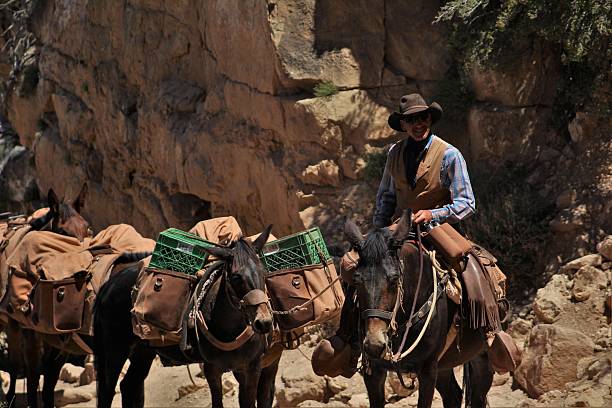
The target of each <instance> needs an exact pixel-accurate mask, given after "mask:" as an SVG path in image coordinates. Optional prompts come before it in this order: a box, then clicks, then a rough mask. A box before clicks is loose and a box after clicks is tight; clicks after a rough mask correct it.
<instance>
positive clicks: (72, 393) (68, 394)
mask: <svg viewBox="0 0 612 408" xmlns="http://www.w3.org/2000/svg"><path fill="white" fill-rule="evenodd" d="M54 398H55V406H56V407H64V406H66V405H70V404H78V403H80V402H89V401H91V400H92V399H93V395H91V393H90V392H88V391H86V390H81V389H79V388H66V389H64V390H58V391H55V396H54Z"/></svg>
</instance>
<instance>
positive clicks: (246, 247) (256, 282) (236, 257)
mask: <svg viewBox="0 0 612 408" xmlns="http://www.w3.org/2000/svg"><path fill="white" fill-rule="evenodd" d="M271 229H272V225H269V226H268V227H267V228H266V229H265V230H264V232H262V233H261V234H260V235H259V237H258V238H257V239H256V240H255V241H254V242H253V243H250V242H249V241H247V240H246V239H244V238H241V239H240V240H238V241H237V242H236V243H235V244H234V246H233V247H231V248H224V247H209V248H205V250H206V251H207V252H208V253H210V254H211V255H214V256H216V257H217V258H219V259H222V260H224V261H226V263H227V264H228V265H231V267H230V268H227V269H226V273H225V280H226V287H227V288H228V294H229V296H230V298H232V299H230V301H231V302H233V303H234V304H235V305H236V307H238V308H239V309H240V311H241V312H242V314H243V316H244V318H245V320H246V322H247V323H248V324H250V325H251V326H252V327H253V330H255V331H256V332H257V333H261V334H265V333H268V332H270V330H272V323H273V320H272V309H271V307H270V303H269V301H268V295H267V294H266V283H265V276H266V269H265V268H264V266H263V264H262V263H261V260H260V259H259V256H258V255H257V254H258V253H259V252H260V251H261V248H262V247H263V245H264V244H265V243H266V241H267V240H268V237H269V235H270V230H271Z"/></svg>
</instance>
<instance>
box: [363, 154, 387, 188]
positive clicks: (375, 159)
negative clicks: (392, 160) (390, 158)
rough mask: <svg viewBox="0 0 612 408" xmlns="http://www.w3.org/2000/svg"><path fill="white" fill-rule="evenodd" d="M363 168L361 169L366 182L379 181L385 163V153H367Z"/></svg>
mask: <svg viewBox="0 0 612 408" xmlns="http://www.w3.org/2000/svg"><path fill="white" fill-rule="evenodd" d="M365 162H366V165H365V168H364V169H363V177H364V178H365V179H366V180H367V181H373V182H376V181H380V179H381V178H382V175H383V172H384V171H385V164H386V163H387V153H386V152H385V151H384V150H381V151H380V152H373V153H367V154H366V156H365Z"/></svg>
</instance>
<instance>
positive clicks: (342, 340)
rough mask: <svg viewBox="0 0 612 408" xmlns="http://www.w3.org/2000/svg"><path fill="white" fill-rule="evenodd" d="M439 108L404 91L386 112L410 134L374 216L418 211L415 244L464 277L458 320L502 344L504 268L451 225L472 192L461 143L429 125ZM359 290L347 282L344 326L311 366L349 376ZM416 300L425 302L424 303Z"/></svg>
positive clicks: (384, 221)
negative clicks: (500, 305)
mask: <svg viewBox="0 0 612 408" xmlns="http://www.w3.org/2000/svg"><path fill="white" fill-rule="evenodd" d="M441 115H442V108H441V107H440V105H438V104H437V103H435V102H433V103H431V104H429V105H428V104H427V103H426V102H425V100H424V99H423V98H422V97H421V95H418V94H411V95H405V96H402V97H401V99H400V104H399V111H397V112H393V113H392V114H391V115H390V116H389V119H388V123H389V126H390V127H391V128H393V129H394V130H397V131H399V132H404V133H406V134H407V137H406V138H405V139H403V140H402V141H400V142H398V143H396V144H395V145H393V146H392V147H391V149H390V151H389V153H388V157H387V162H386V165H385V170H384V174H383V177H382V180H381V183H380V186H379V189H378V193H377V196H376V210H375V213H374V220H373V223H374V226H375V227H376V228H377V229H381V228H385V227H388V226H390V225H391V224H392V219H393V218H394V217H395V216H397V215H398V214H399V213H401V212H402V211H403V210H406V209H411V210H413V211H415V213H414V217H413V219H412V222H413V223H414V224H417V225H418V226H419V229H418V231H419V234H417V235H415V236H414V239H415V240H416V239H417V238H419V239H418V241H419V244H418V245H417V247H418V248H419V249H420V250H421V251H423V250H424V249H425V248H427V249H430V250H431V249H437V250H438V251H437V252H438V257H437V259H433V260H432V261H434V262H435V263H441V264H442V265H444V267H445V268H443V269H447V270H448V271H449V272H450V275H449V278H448V279H449V280H451V281H456V282H457V283H458V280H456V278H457V276H458V277H460V278H461V279H462V280H463V282H464V285H463V286H464V287H463V289H464V290H463V292H464V293H463V296H462V297H463V304H464V307H463V308H462V309H461V310H460V311H459V315H460V316H459V317H458V320H461V319H460V317H461V316H469V317H470V318H469V319H463V320H466V321H465V322H464V326H467V327H469V328H472V329H478V330H479V331H480V332H481V333H482V334H483V336H485V335H488V337H489V343H493V345H494V348H495V349H496V350H497V349H498V348H499V346H500V345H504V344H508V343H509V341H510V339H509V337H508V336H507V335H505V333H503V332H501V322H500V320H501V319H500V316H499V312H498V305H497V301H498V299H499V298H500V297H503V293H502V292H503V291H502V290H501V288H500V285H499V284H498V282H497V277H498V275H499V276H503V274H501V271H499V273H498V274H497V275H496V276H491V275H492V273H491V272H490V271H489V270H488V269H487V268H486V266H489V265H492V266H494V264H495V262H494V258H492V256H489V254H488V252H486V251H484V250H482V249H481V248H479V247H477V246H475V245H473V244H472V243H471V242H469V241H468V240H466V239H465V238H464V237H462V236H461V235H460V234H458V233H457V231H456V230H455V229H453V228H452V227H451V226H450V225H449V224H446V223H457V222H459V221H461V220H463V219H465V218H466V217H468V216H470V215H471V214H473V213H474V211H475V198H474V194H473V192H472V187H471V184H470V179H469V175H468V172H467V167H466V164H465V160H464V158H463V156H462V155H461V153H460V152H459V150H457V149H456V148H455V147H453V146H452V145H450V144H449V143H447V142H445V141H444V140H442V139H441V138H439V137H437V136H436V135H434V134H432V132H431V125H432V124H433V123H435V122H437V121H438V120H439V119H440V117H441ZM436 225H440V226H439V227H435V226H436ZM432 227H435V228H432ZM394 228H396V225H391V226H390V227H389V229H391V230H393V229H394ZM421 229H422V231H421ZM429 229H431V231H430V233H429V235H428V238H427V239H426V240H424V241H423V242H420V238H421V235H422V234H421V232H425V231H427V230H429ZM439 237H444V238H443V239H440V238H439ZM400 247H401V246H400ZM353 249H357V248H353ZM397 249H399V247H398V248H397ZM360 255H361V254H359V251H358V250H357V251H353V252H351V253H349V254H347V255H345V257H344V258H343V265H344V267H345V269H347V268H346V267H347V266H349V268H348V269H351V268H354V267H357V270H358V269H359V267H360V266H362V265H361V263H362V262H363V261H362V260H361V259H360ZM422 256H426V255H422ZM489 258H492V259H489ZM343 277H344V278H345V280H348V281H349V283H350V281H351V276H350V273H346V270H345V271H344V272H343ZM419 281H420V280H419ZM405 284H406V282H404V285H405ZM415 284H417V282H415ZM456 286H459V285H458V284H457V285H456ZM449 288H450V290H451V291H460V290H461V288H460V287H459V288H457V287H453V286H452V285H451V286H450V287H449ZM398 290H399V289H398ZM355 292H356V289H355V285H353V284H349V287H348V291H347V296H346V301H345V304H344V307H343V310H342V317H341V322H340V328H339V330H338V332H337V334H336V336H334V337H332V338H331V339H329V340H325V341H323V342H322V343H321V344H320V345H319V347H318V348H317V351H316V352H315V355H314V356H313V367H314V368H315V371H318V373H319V374H326V375H344V376H347V377H350V376H352V375H353V374H354V373H355V371H356V370H357V362H358V358H359V354H360V344H359V340H360V338H359V334H358V333H356V328H357V326H359V324H362V323H363V322H362V320H360V319H359V318H358V316H355V308H356V306H355V303H354V300H355V297H357V298H358V299H359V296H356V293H355ZM447 295H449V297H453V298H455V300H456V302H461V300H459V298H460V296H461V295H459V294H456V296H450V295H451V293H450V292H447ZM360 306H361V305H360ZM411 306H412V307H411V309H413V312H414V313H419V314H421V313H420V312H419V309H417V310H416V311H415V310H414V306H413V305H411ZM416 306H419V307H420V306H421V304H418V305H416ZM363 317H364V316H362V318H363ZM452 327H454V324H453V325H452ZM451 332H452V331H451ZM449 337H451V336H449ZM493 340H495V342H493ZM450 341H451V339H450V338H449V342H450ZM349 346H350V347H349ZM508 347H510V348H511V349H512V350H511V351H512V352H514V351H516V350H515V347H514V345H513V344H509V345H508ZM502 349H503V347H502ZM501 354H502V355H503V357H504V358H502V359H501V362H500V361H496V362H495V364H494V366H495V367H496V368H498V369H499V370H500V371H510V370H513V369H514V368H515V367H514V364H515V363H516V361H511V360H512V359H511V358H509V357H510V356H511V354H508V353H506V352H505V351H504V350H502V351H501ZM500 366H504V367H500Z"/></svg>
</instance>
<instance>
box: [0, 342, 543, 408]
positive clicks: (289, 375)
mask: <svg viewBox="0 0 612 408" xmlns="http://www.w3.org/2000/svg"><path fill="white" fill-rule="evenodd" d="M312 351H313V348H312V347H309V346H301V348H300V350H290V351H286V352H284V353H283V356H282V360H281V365H280V369H279V374H278V375H277V377H276V386H277V396H278V393H279V391H280V392H284V394H285V395H289V394H291V397H287V398H295V401H296V405H297V404H299V405H300V406H301V407H355V408H357V407H367V406H368V405H367V399H366V390H365V387H364V385H363V380H362V378H361V376H360V375H355V376H354V377H353V378H352V379H350V380H347V379H343V378H339V379H333V380H325V381H323V382H322V383H323V384H326V385H327V387H331V388H333V389H335V390H336V391H338V390H340V391H338V393H337V394H336V396H335V397H334V398H333V399H332V400H331V401H328V402H327V403H325V402H321V401H313V400H309V401H306V402H302V401H303V400H301V399H302V398H305V396H306V395H309V393H310V395H312V392H313V390H312V389H310V388H317V387H319V388H320V384H321V382H319V383H317V382H316V381H317V380H319V381H320V379H319V377H316V376H315V375H314V373H312V371H311V369H310V361H309V360H308V358H309V356H310V355H311V354H312ZM189 367H190V370H191V374H192V377H193V379H194V381H195V383H196V385H197V389H195V390H194V388H196V387H193V384H192V382H191V380H190V379H189V374H188V372H187V368H186V367H185V366H181V367H163V366H162V365H161V363H160V362H159V360H155V362H154V364H153V367H152V368H151V372H150V374H149V377H148V378H147V380H146V382H145V392H146V397H145V398H146V403H145V407H150V408H153V407H155V408H162V407H185V408H187V407H209V406H210V392H209V389H208V386H207V385H206V381H205V380H204V379H202V378H200V377H198V376H196V374H197V373H198V372H199V371H200V369H199V367H198V365H197V364H192V365H190V366H189ZM296 373H297V374H296ZM457 374H458V379H459V381H460V380H461V379H460V377H459V375H460V373H459V372H458V373H457ZM296 376H297V377H299V378H301V380H302V381H301V382H299V384H300V385H299V386H300V387H302V389H292V390H291V392H288V390H287V388H286V385H285V384H286V383H291V382H292V380H293V381H295V378H296ZM284 379H285V381H284ZM311 381H312V382H311ZM511 382H512V381H511V379H508V378H507V377H497V376H496V379H495V384H497V385H494V387H493V388H492V389H491V391H490V393H489V405H490V407H491V408H498V407H499V408H501V407H515V406H519V405H521V404H527V405H535V404H533V403H534V402H535V401H533V400H529V399H528V398H527V397H526V395H525V394H524V393H523V392H522V391H519V390H514V391H513V390H512V389H511ZM41 384H42V381H41ZM223 384H224V391H225V394H224V404H225V406H226V407H237V406H238V387H237V383H236V381H235V380H234V378H233V376H232V375H231V374H229V373H226V374H225V375H224V376H223ZM294 384H295V383H294ZM24 389H25V384H24V380H19V382H18V385H17V390H18V392H19V395H18V398H19V400H23V398H24V395H23V391H24ZM5 390H6V387H5ZM281 390H285V391H281ZM189 391H191V392H189ZM62 393H66V395H67V397H68V394H69V395H70V397H71V398H78V397H76V396H75V395H80V396H82V398H87V395H89V396H90V397H91V399H89V401H83V402H78V403H73V404H68V405H64V406H65V407H68V408H72V407H74V408H76V407H95V405H96V399H95V383H93V384H90V385H86V386H82V387H75V385H74V384H69V383H65V382H62V381H60V382H59V384H58V386H57V388H56V396H58V397H59V395H61V394H62ZM179 394H181V396H180V397H179ZM417 395H418V393H414V394H413V395H411V396H408V397H406V398H401V399H399V400H397V401H395V402H393V403H391V402H390V403H389V404H387V406H388V407H394V408H404V407H414V406H416V403H417V398H418V397H417ZM60 398H61V397H60ZM328 398H329V397H328ZM56 401H58V400H56ZM58 402H59V401H58ZM530 402H531V404H530ZM275 406H278V398H277V401H276V402H275ZM294 406H295V405H294ZM433 406H434V407H436V408H437V407H442V401H441V399H440V397H439V395H438V394H437V393H436V396H435V399H434V405H433ZM113 407H121V395H120V391H119V387H117V394H116V395H115V399H114V401H113Z"/></svg>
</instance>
